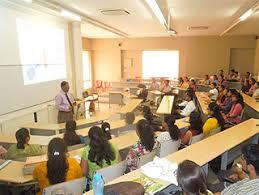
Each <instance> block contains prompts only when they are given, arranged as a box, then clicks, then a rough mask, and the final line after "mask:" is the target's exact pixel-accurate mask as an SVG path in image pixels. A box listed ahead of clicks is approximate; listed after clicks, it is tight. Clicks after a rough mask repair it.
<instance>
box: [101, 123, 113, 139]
mask: <svg viewBox="0 0 259 195" xmlns="http://www.w3.org/2000/svg"><path fill="white" fill-rule="evenodd" d="M102 131H103V134H104V135H105V137H106V138H107V139H111V138H112V136H111V132H110V131H111V125H110V123H107V122H104V123H103V124H102Z"/></svg>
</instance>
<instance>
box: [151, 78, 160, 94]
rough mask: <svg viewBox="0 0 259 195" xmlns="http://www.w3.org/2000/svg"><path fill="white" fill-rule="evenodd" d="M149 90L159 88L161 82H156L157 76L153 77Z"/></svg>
mask: <svg viewBox="0 0 259 195" xmlns="http://www.w3.org/2000/svg"><path fill="white" fill-rule="evenodd" d="M149 90H151V91H152V90H159V84H158V83H157V82H156V79H155V78H152V82H151V84H150V87H149Z"/></svg>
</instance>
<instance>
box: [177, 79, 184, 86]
mask: <svg viewBox="0 0 259 195" xmlns="http://www.w3.org/2000/svg"><path fill="white" fill-rule="evenodd" d="M183 83H184V81H183V77H179V79H178V87H182V85H183Z"/></svg>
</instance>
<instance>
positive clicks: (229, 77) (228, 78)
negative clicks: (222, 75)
mask: <svg viewBox="0 0 259 195" xmlns="http://www.w3.org/2000/svg"><path fill="white" fill-rule="evenodd" d="M234 74H235V70H234V69H231V70H230V71H229V73H228V76H227V80H228V81H231V80H233V79H235V75H234Z"/></svg>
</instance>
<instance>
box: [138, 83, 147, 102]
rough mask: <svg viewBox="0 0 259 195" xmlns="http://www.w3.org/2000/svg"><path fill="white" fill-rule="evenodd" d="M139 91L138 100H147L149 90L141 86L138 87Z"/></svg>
mask: <svg viewBox="0 0 259 195" xmlns="http://www.w3.org/2000/svg"><path fill="white" fill-rule="evenodd" d="M138 88H139V91H138V98H139V99H143V100H146V99H147V95H148V90H147V87H146V85H144V84H139V85H138Z"/></svg>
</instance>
